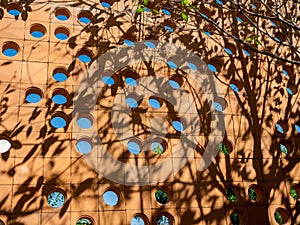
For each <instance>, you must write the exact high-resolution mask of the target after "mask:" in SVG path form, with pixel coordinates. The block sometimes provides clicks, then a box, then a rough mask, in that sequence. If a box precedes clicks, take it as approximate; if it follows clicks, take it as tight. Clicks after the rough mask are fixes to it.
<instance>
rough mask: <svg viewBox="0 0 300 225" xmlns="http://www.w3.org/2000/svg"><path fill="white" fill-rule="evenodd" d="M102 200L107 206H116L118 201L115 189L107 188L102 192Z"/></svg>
mask: <svg viewBox="0 0 300 225" xmlns="http://www.w3.org/2000/svg"><path fill="white" fill-rule="evenodd" d="M103 200H104V202H105V204H106V205H108V206H116V205H117V204H118V203H119V196H118V194H117V193H116V192H115V191H113V190H108V191H105V192H104V194H103Z"/></svg>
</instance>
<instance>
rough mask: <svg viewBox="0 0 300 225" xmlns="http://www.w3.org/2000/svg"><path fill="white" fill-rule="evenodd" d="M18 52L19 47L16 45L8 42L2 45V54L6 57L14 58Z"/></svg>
mask: <svg viewBox="0 0 300 225" xmlns="http://www.w3.org/2000/svg"><path fill="white" fill-rule="evenodd" d="M19 51H20V47H19V45H18V44H17V43H15V42H12V41H8V42H5V43H4V44H3V45H2V54H3V55H5V56H7V57H14V56H16V55H17V54H18V52H19Z"/></svg>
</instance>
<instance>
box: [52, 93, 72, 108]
mask: <svg viewBox="0 0 300 225" xmlns="http://www.w3.org/2000/svg"><path fill="white" fill-rule="evenodd" d="M52 101H53V102H54V103H55V104H57V105H63V104H66V103H67V101H68V99H67V98H66V97H65V96H63V95H61V94H57V95H54V96H53V97H52Z"/></svg>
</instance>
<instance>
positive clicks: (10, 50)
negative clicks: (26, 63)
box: [3, 48, 18, 57]
mask: <svg viewBox="0 0 300 225" xmlns="http://www.w3.org/2000/svg"><path fill="white" fill-rule="evenodd" d="M17 54H18V51H17V50H16V49H13V48H7V49H4V50H3V55H5V56H7V57H13V56H15V55H17Z"/></svg>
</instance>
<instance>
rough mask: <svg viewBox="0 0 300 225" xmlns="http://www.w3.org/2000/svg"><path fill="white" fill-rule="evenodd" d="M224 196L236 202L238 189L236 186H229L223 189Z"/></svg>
mask: <svg viewBox="0 0 300 225" xmlns="http://www.w3.org/2000/svg"><path fill="white" fill-rule="evenodd" d="M225 195H226V198H227V199H228V200H229V201H231V202H236V201H237V199H238V197H239V190H238V189H237V188H236V187H233V186H230V187H227V188H226V190H225Z"/></svg>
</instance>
